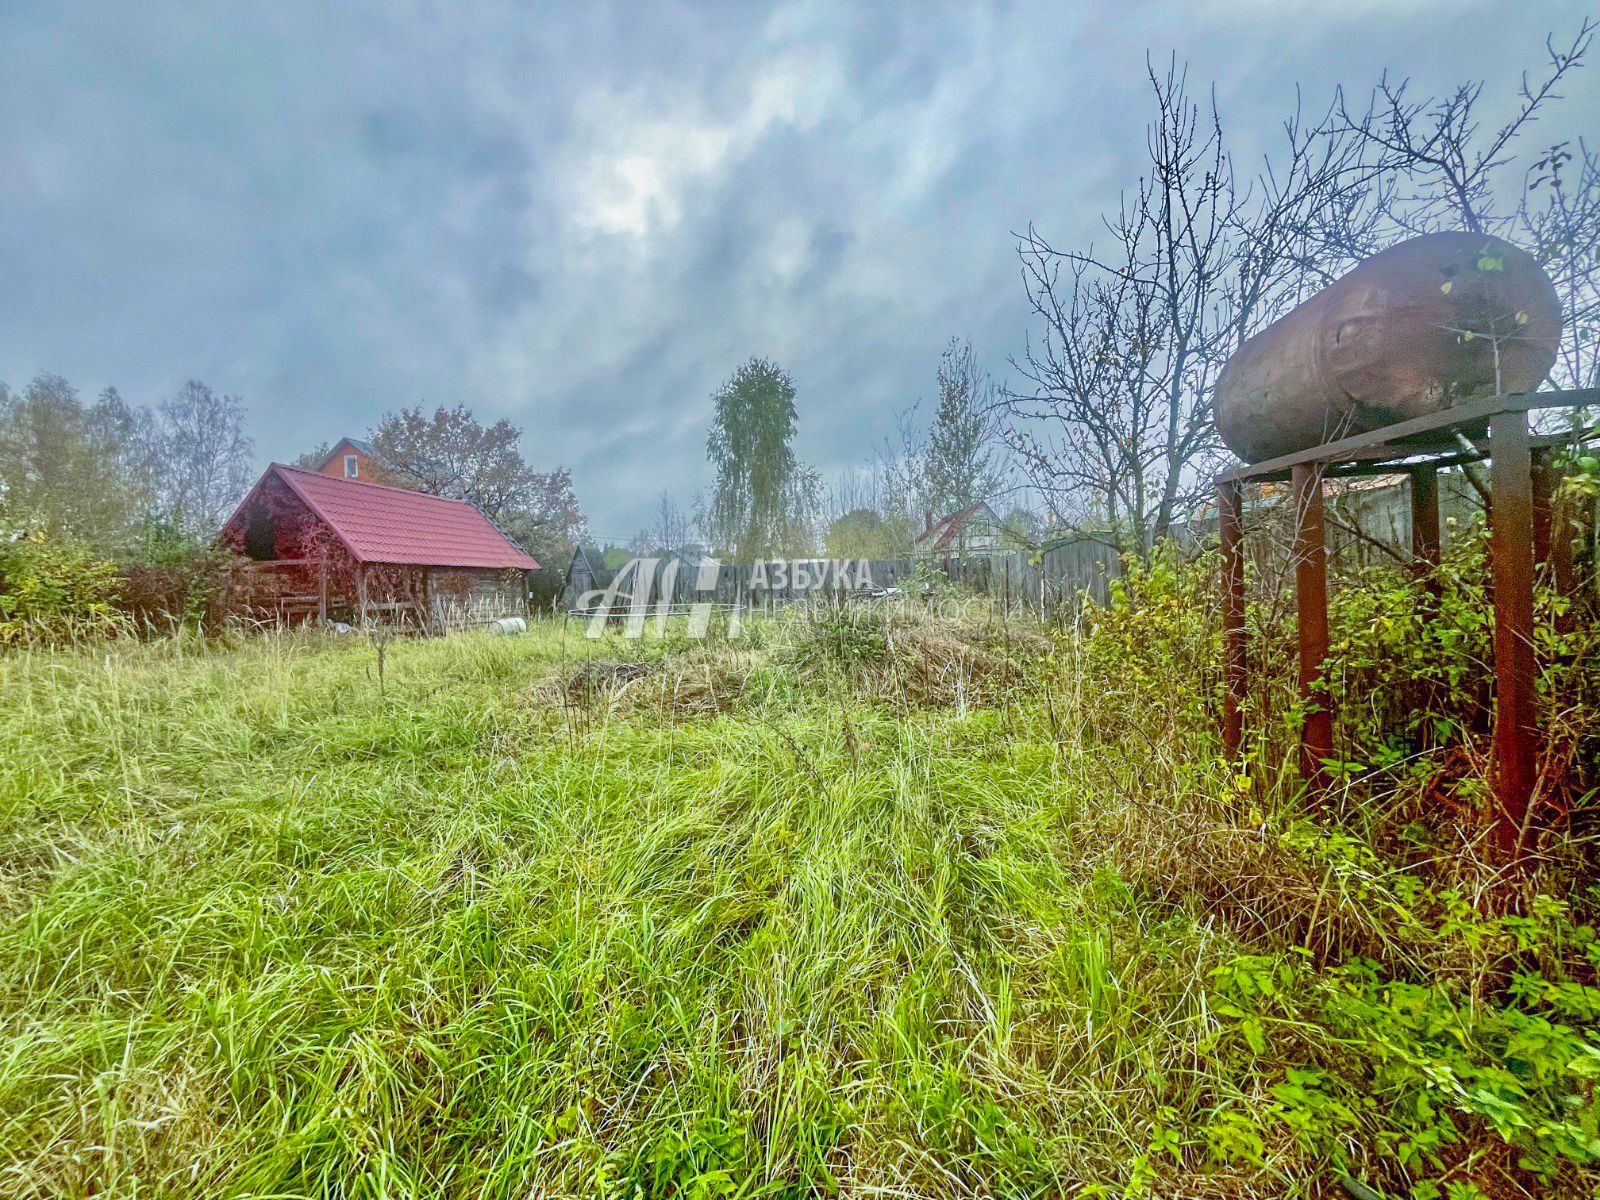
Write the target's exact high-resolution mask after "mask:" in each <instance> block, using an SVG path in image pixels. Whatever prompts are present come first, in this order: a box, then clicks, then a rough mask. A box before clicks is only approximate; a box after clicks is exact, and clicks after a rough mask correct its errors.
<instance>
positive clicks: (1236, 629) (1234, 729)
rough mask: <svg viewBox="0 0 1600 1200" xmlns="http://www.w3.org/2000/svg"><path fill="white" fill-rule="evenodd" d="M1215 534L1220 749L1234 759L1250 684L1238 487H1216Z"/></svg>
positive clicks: (1241, 741)
mask: <svg viewBox="0 0 1600 1200" xmlns="http://www.w3.org/2000/svg"><path fill="white" fill-rule="evenodd" d="M1217 533H1218V536H1219V538H1220V540H1221V542H1222V681H1223V692H1222V746H1223V749H1224V750H1226V751H1227V754H1228V757H1229V758H1237V757H1238V755H1239V749H1240V747H1241V746H1242V745H1243V744H1244V701H1245V694H1246V689H1247V687H1248V684H1249V671H1248V666H1247V664H1248V657H1247V656H1248V654H1249V647H1248V645H1247V643H1246V640H1245V639H1246V635H1245V630H1244V512H1243V501H1242V499H1241V495H1240V489H1239V485H1238V484H1237V483H1234V482H1232V481H1222V482H1219V483H1218V484H1217Z"/></svg>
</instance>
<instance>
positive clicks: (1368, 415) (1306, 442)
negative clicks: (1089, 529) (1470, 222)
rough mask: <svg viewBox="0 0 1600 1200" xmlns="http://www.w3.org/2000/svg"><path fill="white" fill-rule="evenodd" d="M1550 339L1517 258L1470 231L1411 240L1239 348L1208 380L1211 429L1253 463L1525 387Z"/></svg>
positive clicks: (1549, 355) (1521, 256)
mask: <svg viewBox="0 0 1600 1200" xmlns="http://www.w3.org/2000/svg"><path fill="white" fill-rule="evenodd" d="M1560 336H1561V304H1560V301H1559V300H1558V299H1557V297H1556V290H1555V287H1554V285H1553V284H1551V282H1550V279H1549V276H1547V275H1546V274H1545V273H1544V271H1543V269H1542V268H1541V267H1540V266H1539V264H1538V263H1537V262H1536V261H1535V260H1534V258H1533V256H1532V255H1531V254H1528V253H1527V252H1526V251H1523V250H1519V249H1518V248H1517V247H1515V246H1513V245H1512V244H1511V243H1510V242H1506V241H1503V240H1501V239H1500V238H1496V237H1489V236H1486V235H1483V234H1474V233H1430V234H1424V235H1423V236H1422V237H1416V238H1411V239H1410V240H1408V241H1404V242H1401V243H1399V244H1398V245H1395V246H1391V247H1389V249H1387V250H1385V251H1383V252H1382V253H1380V254H1375V255H1373V256H1372V257H1371V258H1369V259H1367V260H1366V261H1365V262H1363V263H1362V264H1361V265H1360V266H1358V267H1356V268H1355V269H1354V270H1353V271H1351V272H1350V273H1349V274H1348V275H1345V276H1343V277H1342V278H1340V279H1338V280H1336V281H1334V282H1333V283H1331V284H1329V285H1328V286H1327V287H1326V288H1324V289H1323V290H1322V291H1320V292H1318V293H1317V294H1316V295H1315V296H1313V297H1311V299H1309V300H1307V301H1305V303H1303V304H1301V305H1300V306H1299V307H1297V308H1295V309H1294V310H1293V311H1292V312H1290V313H1288V314H1287V315H1286V316H1284V317H1282V318H1280V319H1279V320H1278V321H1276V322H1274V323H1273V324H1272V325H1269V326H1268V327H1267V328H1266V329H1264V330H1262V331H1261V332H1260V333H1258V334H1256V335H1255V336H1254V337H1252V338H1250V339H1249V340H1248V341H1246V342H1245V343H1244V345H1242V346H1240V347H1239V350H1238V352H1237V353H1236V354H1235V355H1234V356H1233V357H1232V358H1231V359H1229V360H1228V363H1227V365H1226V366H1225V367H1224V368H1223V370H1222V374H1221V376H1220V377H1219V378H1218V380H1217V390H1216V396H1215V406H1214V411H1215V416H1216V421H1217V430H1218V432H1219V433H1221V434H1222V440H1223V442H1224V443H1226V445H1227V447H1228V449H1230V450H1232V451H1233V452H1234V453H1235V454H1237V455H1238V456H1239V457H1240V458H1242V459H1244V460H1245V461H1246V462H1251V463H1255V462H1261V461H1262V460H1264V459H1268V458H1276V457H1277V456H1278V455H1281V454H1292V453H1294V452H1295V451H1297V450H1305V449H1309V448H1310V447H1312V446H1317V445H1321V444H1322V443H1324V442H1331V441H1334V440H1336V439H1338V438H1342V437H1348V436H1350V435H1351V434H1355V433H1365V432H1368V431H1370V430H1374V429H1380V428H1382V427H1383V426H1385V425H1392V424H1394V423H1395V422H1396V421H1405V420H1409V419H1411V418H1412V417H1420V416H1423V415H1425V414H1427V413H1431V412H1436V411H1438V410H1439V409H1441V408H1446V407H1448V406H1450V405H1452V404H1454V403H1457V402H1458V401H1461V400H1468V399H1473V398H1476V397H1480V396H1490V395H1494V394H1496V392H1497V391H1498V392H1500V393H1515V392H1527V391H1532V390H1533V389H1534V388H1537V387H1538V386H1539V384H1540V383H1542V382H1543V381H1544V377H1545V376H1546V375H1547V374H1549V372H1550V368H1551V366H1552V365H1553V364H1554V363H1555V357H1556V345H1557V343H1558V341H1559V340H1560ZM1497 352H1498V360H1499V361H1498V375H1499V379H1498V388H1497V386H1496V357H1497Z"/></svg>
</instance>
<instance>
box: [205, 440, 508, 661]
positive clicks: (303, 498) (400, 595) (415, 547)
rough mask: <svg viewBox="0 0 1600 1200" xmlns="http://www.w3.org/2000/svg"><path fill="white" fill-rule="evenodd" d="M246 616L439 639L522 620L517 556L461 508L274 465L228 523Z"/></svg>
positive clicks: (496, 532) (457, 503) (461, 503)
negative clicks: (385, 628) (389, 629)
mask: <svg viewBox="0 0 1600 1200" xmlns="http://www.w3.org/2000/svg"><path fill="white" fill-rule="evenodd" d="M219 536H220V540H221V542H222V544H223V545H225V546H228V547H229V548H231V549H233V550H235V551H237V552H238V553H239V554H241V555H243V556H244V557H245V558H246V559H247V560H248V563H247V564H246V566H245V567H244V569H243V570H242V572H241V573H240V576H241V577H240V579H239V580H238V583H237V585H238V587H239V588H240V590H241V591H242V592H243V593H244V597H243V599H244V604H245V607H246V608H247V610H248V611H251V612H254V613H255V614H256V615H257V616H258V617H261V618H265V619H273V620H277V621H279V622H282V623H285V624H293V623H298V622H304V621H307V620H311V619H315V620H318V621H320V622H324V623H325V622H328V621H346V622H348V623H350V624H354V625H363V626H365V625H370V624H384V625H392V626H397V627H401V628H409V629H413V630H416V631H418V632H432V633H437V632H444V631H446V630H450V629H459V628H465V627H469V626H473V625H486V624H488V623H490V622H493V621H495V620H499V619H501V618H504V617H524V616H527V615H528V575H529V573H530V572H532V571H537V570H538V569H539V564H538V563H537V562H535V561H534V560H533V559H532V558H531V557H530V556H529V555H528V554H527V553H526V552H524V551H523V549H522V548H521V547H520V546H518V545H517V544H516V543H515V542H513V541H512V540H511V539H510V538H509V537H507V536H506V535H505V534H504V533H503V532H502V531H501V530H500V529H499V528H498V527H496V526H495V524H494V523H493V522H492V521H490V520H489V518H488V517H486V516H484V515H483V513H482V512H480V511H479V510H478V509H477V508H476V507H474V506H473V505H471V504H469V503H467V502H466V501H465V500H451V499H448V498H446V497H443V496H429V495H425V494H424V493H422V492H414V491H410V490H408V489H406V488H397V487H388V486H385V485H383V484H377V483H367V482H364V481H362V480H360V479H346V478H341V477H338V476H335V475H330V474H323V473H322V472H320V471H306V470H301V469H300V468H298V467H289V466H284V465H283V464H282V463H273V464H272V465H271V466H270V467H268V468H267V469H266V471H265V472H264V473H263V474H262V476H261V478H260V479H259V480H258V481H257V482H256V485H255V486H254V487H253V488H251V489H250V493H249V494H248V495H247V496H246V497H245V498H244V500H243V501H242V502H240V504H239V507H238V508H237V509H236V510H235V511H234V513H233V515H232V516H231V517H229V518H228V520H227V523H226V524H224V525H223V527H222V533H221V534H220V535H219Z"/></svg>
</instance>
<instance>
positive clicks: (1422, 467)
mask: <svg viewBox="0 0 1600 1200" xmlns="http://www.w3.org/2000/svg"><path fill="white" fill-rule="evenodd" d="M1409 475H1410V477H1411V557H1412V560H1413V565H1414V566H1415V567H1416V569H1417V571H1418V572H1424V571H1427V570H1429V569H1431V568H1433V567H1437V566H1438V565H1439V469H1438V468H1437V467H1435V466H1433V465H1432V464H1431V463H1421V464H1419V465H1418V466H1415V467H1412V468H1411V470H1410V471H1409Z"/></svg>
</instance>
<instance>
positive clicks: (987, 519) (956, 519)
mask: <svg viewBox="0 0 1600 1200" xmlns="http://www.w3.org/2000/svg"><path fill="white" fill-rule="evenodd" d="M930 516H931V514H930ZM999 549H1000V518H999V517H998V516H996V515H995V511H994V509H992V508H990V507H989V505H988V504H986V503H985V502H984V501H982V500H979V501H977V502H976V503H974V504H969V505H967V506H966V507H965V508H958V509H957V510H956V511H955V512H953V513H946V514H945V515H944V516H942V517H940V518H939V519H938V520H937V521H934V520H929V521H928V523H927V528H926V529H924V530H923V531H922V532H921V533H919V534H918V535H917V538H916V540H915V541H914V542H913V543H912V550H913V552H914V553H916V554H992V553H994V552H995V551H997V550H999Z"/></svg>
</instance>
